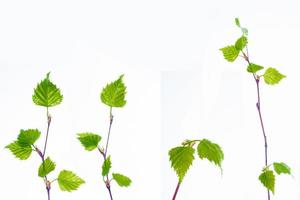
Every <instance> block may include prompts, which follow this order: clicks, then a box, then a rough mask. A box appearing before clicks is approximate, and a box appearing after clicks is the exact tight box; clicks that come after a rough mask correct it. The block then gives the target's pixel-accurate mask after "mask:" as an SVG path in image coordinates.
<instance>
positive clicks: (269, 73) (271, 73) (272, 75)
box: [263, 67, 286, 85]
mask: <svg viewBox="0 0 300 200" xmlns="http://www.w3.org/2000/svg"><path fill="white" fill-rule="evenodd" d="M263 76H264V79H265V82H266V83H267V84H269V85H274V84H277V83H279V82H280V81H281V79H283V78H285V77H286V76H285V75H283V74H281V73H280V72H279V71H278V70H277V69H275V68H272V67H270V68H268V69H267V70H266V71H265V74H264V75H263Z"/></svg>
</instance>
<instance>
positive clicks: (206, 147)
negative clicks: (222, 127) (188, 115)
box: [197, 139, 224, 167]
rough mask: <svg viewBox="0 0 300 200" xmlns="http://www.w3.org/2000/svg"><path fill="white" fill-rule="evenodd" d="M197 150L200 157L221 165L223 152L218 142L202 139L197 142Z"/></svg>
mask: <svg viewBox="0 0 300 200" xmlns="http://www.w3.org/2000/svg"><path fill="white" fill-rule="evenodd" d="M197 150H198V155H199V157H200V158H201V159H203V158H206V159H208V160H209V161H210V162H213V163H215V164H216V165H218V166H219V167H221V165H222V161H223V159H224V154H223V151H222V149H221V147H220V146H219V145H218V144H215V143H212V142H211V141H209V140H207V139H203V140H201V141H200V142H199V144H198V148H197Z"/></svg>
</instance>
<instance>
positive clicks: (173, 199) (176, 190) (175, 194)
mask: <svg viewBox="0 0 300 200" xmlns="http://www.w3.org/2000/svg"><path fill="white" fill-rule="evenodd" d="M180 184H181V182H180V181H178V184H177V186H176V189H175V192H174V194H173V198H172V200H175V199H176V196H177V193H178V190H179V187H180Z"/></svg>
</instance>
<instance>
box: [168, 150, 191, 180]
mask: <svg viewBox="0 0 300 200" xmlns="http://www.w3.org/2000/svg"><path fill="white" fill-rule="evenodd" d="M194 153H195V150H194V149H193V148H192V147H175V148H173V149H171V150H170V151H169V159H170V161H171V166H172V167H173V168H174V170H175V172H176V174H177V176H178V178H179V181H180V182H181V181H182V180H183V178H184V176H185V174H186V173H187V171H188V169H189V167H190V166H191V165H192V163H193V160H194Z"/></svg>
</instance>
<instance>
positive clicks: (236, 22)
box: [235, 18, 241, 27]
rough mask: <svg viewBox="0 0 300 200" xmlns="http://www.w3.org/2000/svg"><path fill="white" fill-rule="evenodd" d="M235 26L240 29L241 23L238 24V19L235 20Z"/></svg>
mask: <svg viewBox="0 0 300 200" xmlns="http://www.w3.org/2000/svg"><path fill="white" fill-rule="evenodd" d="M235 24H236V25H237V26H238V27H241V23H240V20H239V18H235Z"/></svg>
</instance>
